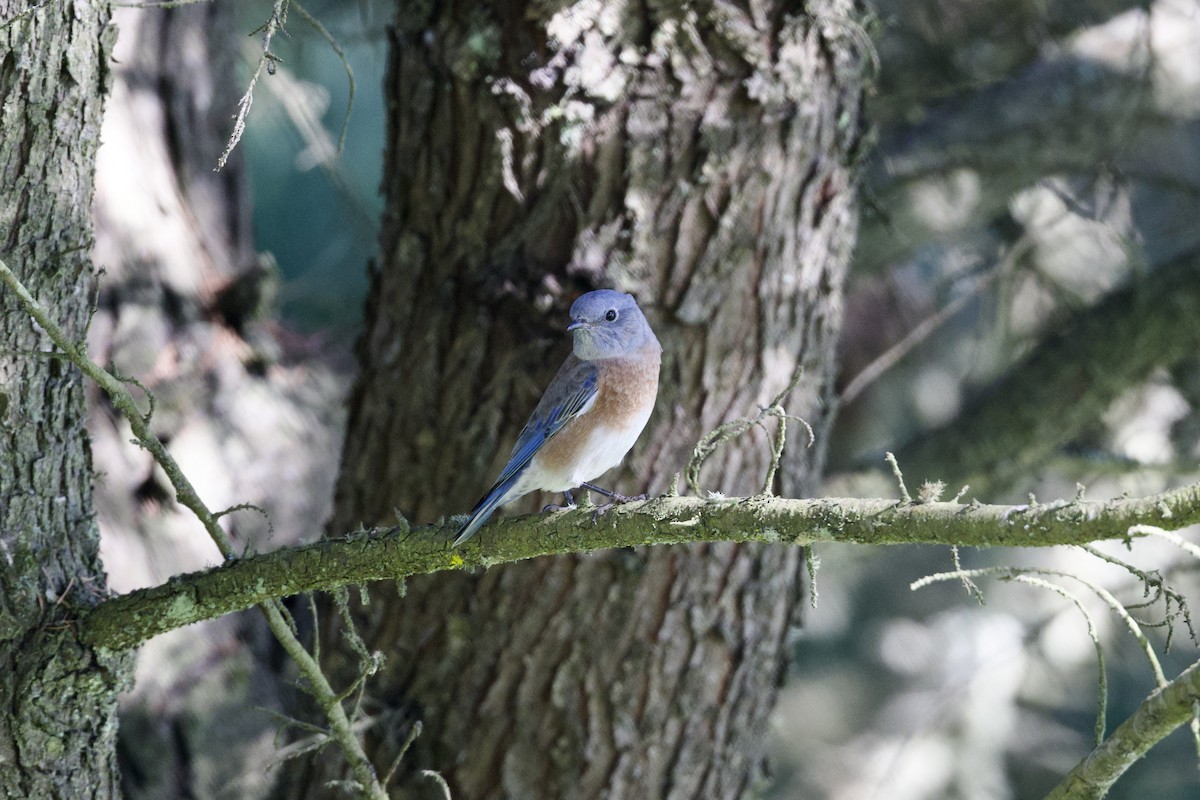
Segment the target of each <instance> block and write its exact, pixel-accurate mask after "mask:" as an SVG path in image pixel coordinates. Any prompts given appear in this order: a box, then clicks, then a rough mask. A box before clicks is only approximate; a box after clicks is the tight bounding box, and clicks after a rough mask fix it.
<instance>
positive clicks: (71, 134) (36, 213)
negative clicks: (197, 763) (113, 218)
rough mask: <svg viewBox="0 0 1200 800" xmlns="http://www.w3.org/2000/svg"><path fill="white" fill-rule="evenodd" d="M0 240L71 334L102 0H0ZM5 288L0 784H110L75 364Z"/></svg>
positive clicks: (97, 790) (37, 790)
mask: <svg viewBox="0 0 1200 800" xmlns="http://www.w3.org/2000/svg"><path fill="white" fill-rule="evenodd" d="M0 21H2V24H0V130H2V131H3V135H2V136H0V253H3V258H4V259H5V261H6V262H7V263H8V264H9V265H10V266H11V267H12V269H13V270H14V271H15V272H16V273H17V274H18V275H19V276H20V277H21V279H22V280H23V281H24V282H25V283H26V285H27V286H28V287H29V288H30V290H31V291H32V292H33V293H34V294H35V295H36V296H37V298H38V300H39V301H40V302H41V303H43V304H44V305H45V306H46V307H47V308H49V309H51V310H52V313H54V314H55V316H56V317H57V318H58V319H60V320H62V321H63V324H64V325H65V326H66V327H67V329H68V330H70V331H72V332H73V333H74V334H75V335H76V336H78V337H80V338H82V337H83V335H84V329H85V326H86V323H87V319H88V307H89V302H88V300H89V287H90V285H91V271H90V269H89V259H88V255H89V252H90V249H91V244H92V226H91V221H90V219H89V213H90V208H91V201H92V173H93V170H94V168H95V155H96V146H97V144H98V142H99V138H100V136H99V134H100V118H101V113H102V108H103V97H104V92H105V89H106V85H107V82H108V76H109V72H108V63H107V62H108V57H109V50H110V45H111V41H112V34H114V33H115V30H114V29H113V28H112V27H111V26H110V25H109V24H108V14H107V6H106V5H104V4H100V3H89V2H82V1H80V2H61V3H35V2H11V1H10V0H0ZM17 309H18V307H17V304H16V302H15V299H14V298H13V297H12V296H11V295H9V294H8V293H7V292H4V293H0V347H2V348H3V350H2V351H0V708H2V709H3V710H2V711H0V796H4V797H22V798H25V797H39V798H40V797H71V798H77V797H78V798H85V797H100V798H102V797H115V796H117V794H118V788H117V773H116V759H115V753H116V747H115V742H116V731H117V725H116V708H117V702H116V701H117V692H118V690H119V689H121V688H122V687H123V686H124V685H125V684H126V683H127V681H128V679H129V676H130V664H129V661H128V659H127V658H126V657H124V656H122V655H117V654H115V653H113V652H112V651H107V650H103V649H94V648H91V647H88V646H85V645H83V644H82V643H80V642H79V641H78V639H77V637H76V629H75V627H74V626H73V624H72V621H71V620H72V618H73V617H74V616H75V613H76V609H79V608H80V607H87V606H90V605H92V604H94V603H95V601H96V600H97V599H98V598H100V597H102V596H103V595H104V594H105V591H106V589H105V576H104V572H103V570H102V569H101V566H100V560H99V558H98V542H99V536H98V533H97V528H96V519H95V512H94V510H93V507H92V488H91V486H92V468H91V459H90V454H89V450H88V441H87V436H86V434H85V432H84V427H83V421H84V392H83V382H82V378H81V375H80V373H79V372H78V370H76V369H74V368H72V367H69V366H68V365H66V364H65V363H64V362H61V361H59V360H57V359H55V358H52V357H48V356H46V355H44V354H42V355H39V354H38V353H36V352H34V351H39V350H44V349H45V342H44V339H43V337H42V336H41V335H40V332H39V331H38V330H37V328H36V326H35V325H34V323H33V321H32V320H31V319H29V318H28V316H26V315H24V314H22V313H20V312H19V311H18V310H17Z"/></svg>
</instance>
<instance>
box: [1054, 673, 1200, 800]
mask: <svg viewBox="0 0 1200 800" xmlns="http://www.w3.org/2000/svg"><path fill="white" fill-rule="evenodd" d="M1198 702H1200V662H1196V663H1195V664H1192V666H1190V667H1188V668H1187V669H1186V670H1184V671H1183V673H1182V674H1181V675H1180V676H1179V677H1178V678H1176V679H1175V680H1173V681H1171V682H1170V683H1169V684H1167V685H1166V686H1164V687H1163V688H1161V689H1159V690H1157V691H1155V692H1154V693H1153V694H1151V695H1150V696H1149V697H1147V698H1146V699H1145V700H1144V701H1142V704H1141V705H1140V706H1138V707H1137V710H1136V711H1134V712H1133V714H1132V716H1130V717H1129V719H1127V720H1125V721H1124V722H1122V723H1121V725H1120V726H1118V727H1117V729H1116V730H1114V731H1113V732H1112V735H1111V736H1109V737H1108V738H1107V739H1105V740H1104V742H1103V744H1101V745H1100V746H1099V747H1097V748H1096V749H1095V750H1093V751H1092V752H1091V753H1089V754H1088V756H1087V758H1085V759H1084V760H1083V761H1081V762H1079V764H1078V765H1076V767H1075V769H1073V770H1071V771H1070V772H1069V773H1067V776H1066V777H1065V778H1064V779H1063V780H1062V782H1061V783H1059V784H1058V786H1055V787H1054V789H1053V790H1052V791H1051V792H1050V793H1049V794H1048V795H1046V800H1099V798H1101V797H1104V795H1105V794H1107V792H1108V790H1109V787H1111V786H1112V785H1113V784H1114V783H1116V781H1117V779H1118V778H1119V777H1121V775H1123V774H1124V773H1125V771H1126V770H1128V769H1129V768H1130V767H1131V766H1133V763H1134V762H1135V761H1137V760H1138V759H1139V758H1141V757H1142V756H1144V755H1145V754H1146V751H1148V750H1149V749H1150V748H1151V747H1153V746H1154V745H1156V744H1157V743H1158V742H1160V741H1162V740H1163V739H1164V738H1165V737H1166V736H1167V734H1169V733H1170V732H1171V731H1173V730H1175V729H1176V728H1178V727H1179V726H1180V725H1182V724H1184V723H1185V722H1187V721H1188V720H1190V719H1191V718H1192V714H1193V709H1194V708H1195V705H1196V703H1198Z"/></svg>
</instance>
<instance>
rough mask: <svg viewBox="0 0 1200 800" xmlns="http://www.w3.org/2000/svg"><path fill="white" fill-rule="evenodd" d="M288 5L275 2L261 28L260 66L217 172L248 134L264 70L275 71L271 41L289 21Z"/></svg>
mask: <svg viewBox="0 0 1200 800" xmlns="http://www.w3.org/2000/svg"><path fill="white" fill-rule="evenodd" d="M288 3H289V0H275V6H274V8H273V9H272V11H271V17H270V19H268V20H267V21H266V22H265V23H264V24H263V26H262V27H261V28H259V30H261V31H262V32H263V39H262V55H261V56H259V59H258V64H257V65H256V66H255V67H254V74H253V75H251V76H250V84H249V85H248V86H247V87H246V93H245V94H243V95H242V99H241V100H239V101H238V111H237V114H236V115H235V117H234V121H233V132H232V133H230V134H229V142H228V143H227V144H226V145H225V150H224V152H222V153H221V157H220V158H218V159H217V169H216V171H217V172H220V171H221V170H222V169H224V168H225V163H226V162H227V161H228V160H229V156H230V154H231V153H232V152H233V148H235V147H237V145H238V142H240V141H241V140H242V134H243V133H245V132H246V116H247V115H248V114H249V113H250V106H252V105H254V87H255V86H257V85H258V79H259V76H261V75H262V71H263V68H264V67H265V68H266V70H267V73H268V74H270V73H273V72H274V71H275V62H276V61H278V60H279V59H278V57H276V56H275V54H273V53H272V52H271V39H273V38H274V37H275V34H276V33H278V32H279V30H280V29H282V28H283V24H284V23H285V22H286V21H287V11H288Z"/></svg>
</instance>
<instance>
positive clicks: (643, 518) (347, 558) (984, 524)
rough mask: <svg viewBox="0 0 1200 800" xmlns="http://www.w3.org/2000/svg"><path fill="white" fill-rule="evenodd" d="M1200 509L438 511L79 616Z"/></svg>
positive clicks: (693, 502) (196, 611)
mask: <svg viewBox="0 0 1200 800" xmlns="http://www.w3.org/2000/svg"><path fill="white" fill-rule="evenodd" d="M1196 522H1200V485H1193V486H1187V487H1184V488H1180V489H1175V490H1173V491H1170V492H1165V493H1163V494H1159V495H1153V496H1150V497H1144V498H1139V499H1121V500H1112V501H1108V502H1102V503H1093V502H1064V503H1047V504H1042V505H1037V506H1003V505H983V504H980V503H971V504H969V505H962V504H959V503H900V502H898V501H895V500H858V499H821V500H788V499H784V498H779V497H766V496H762V497H747V498H723V499H719V500H716V499H711V500H703V499H699V498H694V497H658V498H654V499H651V500H645V501H641V502H636V503H626V504H624V505H619V506H617V507H615V508H613V509H612V510H610V511H609V512H608V513H607V514H605V515H603V516H601V517H600V518H599V519H598V520H596V521H595V522H593V512H592V511H591V510H589V509H586V508H585V509H577V510H574V511H561V512H556V513H551V514H539V515H531V516H524V517H516V518H509V519H503V520H500V521H498V522H495V523H493V524H491V525H489V526H488V527H487V528H486V529H485V530H484V532H483V534H482V535H480V536H479V537H477V539H476V540H475V541H472V542H470V543H469V544H467V545H466V546H464V547H462V548H459V549H451V548H450V546H449V541H450V539H451V538H452V537H453V534H454V532H455V531H456V530H457V525H456V523H455V521H453V520H448V521H444V522H441V523H439V524H437V525H433V526H429V527H426V528H421V529H415V530H410V529H409V528H408V527H407V526H406V525H402V526H400V527H394V528H374V529H370V530H365V529H364V530H359V531H356V532H354V533H351V534H349V535H348V536H345V537H342V538H336V539H325V540H322V541H319V542H314V543H313V544H308V545H303V546H298V547H291V548H284V549H281V550H276V551H274V552H271V553H266V554H263V555H257V556H252V557H249V558H243V559H239V560H237V561H233V562H230V563H228V564H225V565H222V566H219V567H215V568H213V569H209V570H206V571H203V572H195V573H191V574H188V575H183V576H177V577H175V578H172V579H171V580H170V581H169V582H167V583H165V584H162V585H160V586H156V587H153V588H149V589H143V590H140V591H137V592H131V593H129V594H127V595H122V596H120V597H114V598H111V599H109V600H106V601H104V602H102V603H100V604H99V605H98V606H96V607H95V608H93V609H92V610H90V611H89V612H88V614H87V616H86V617H85V618H84V619H83V620H82V621H81V622H82V626H83V636H84V638H85V639H86V640H88V641H90V642H92V643H93V644H96V645H102V646H105V647H112V648H125V647H134V646H136V645H137V644H138V643H139V642H142V641H144V640H146V639H148V638H150V637H151V636H155V635H157V634H159V633H163V632H165V631H168V630H171V629H173V628H177V627H179V626H181V625H187V624H189V623H192V622H197V621H199V620H203V619H209V618H212V617H216V616H220V615H222V614H227V613H229V612H231V611H237V610H239V609H242V608H246V607H248V606H251V605H253V604H255V603H259V602H262V601H264V600H266V599H270V598H279V597H286V596H290V595H295V594H299V593H301V592H307V591H313V590H329V589H334V588H336V587H338V586H344V585H347V584H361V583H368V582H370V581H376V580H384V579H389V578H394V579H402V578H406V577H408V576H410V575H421V574H425V573H431V572H443V571H448V570H462V569H475V568H478V567H490V566H495V565H497V564H505V563H510V562H513V561H521V560H523V559H528V558H536V557H538V556H546V555H561V554H565V553H584V552H590V551H595V550H604V549H609V548H616V547H633V546H639V545H663V544H682V543H691V542H718V541H730V542H769V543H783V544H790V545H796V546H804V545H810V544H813V543H815V542H855V543H861V544H876V545H879V544H942V545H967V546H974V547H1040V546H1047V545H1062V544H1082V543H1086V542H1091V541H1096V540H1100V539H1114V538H1115V539H1123V538H1127V537H1129V536H1131V535H1137V534H1136V533H1134V534H1131V533H1130V528H1131V527H1133V526H1135V525H1154V526H1159V527H1171V528H1178V527H1183V526H1185V525H1189V524H1192V523H1196Z"/></svg>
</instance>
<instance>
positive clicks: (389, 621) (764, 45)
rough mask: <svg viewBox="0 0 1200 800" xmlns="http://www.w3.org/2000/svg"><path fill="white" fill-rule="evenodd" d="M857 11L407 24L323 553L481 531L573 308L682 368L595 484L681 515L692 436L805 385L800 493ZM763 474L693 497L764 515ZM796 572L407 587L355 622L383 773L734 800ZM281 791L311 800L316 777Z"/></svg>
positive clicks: (743, 453) (755, 566) (732, 451)
mask: <svg viewBox="0 0 1200 800" xmlns="http://www.w3.org/2000/svg"><path fill="white" fill-rule="evenodd" d="M859 13H860V11H859V9H858V8H857V7H856V6H855V4H853V3H851V2H818V3H810V4H807V5H806V6H805V7H803V8H800V7H789V6H786V5H784V4H778V3H751V4H749V6H747V7H743V6H741V5H734V4H732V3H725V2H716V3H701V4H698V5H697V4H678V5H676V4H673V3H663V4H658V3H652V4H649V5H642V4H632V3H607V4H600V3H577V4H556V5H552V6H542V5H537V4H529V5H526V4H522V3H486V4H482V5H481V4H479V3H439V4H433V5H428V6H425V5H412V4H400V5H399V7H398V12H397V22H396V28H395V37H396V38H395V41H394V43H393V48H392V63H391V70H390V75H389V79H388V83H387V91H388V92H389V93H390V109H391V115H390V119H389V126H390V127H389V150H388V157H387V161H386V171H385V177H384V187H385V191H386V193H387V199H388V210H387V216H386V218H385V221H384V232H383V234H382V256H381V263H380V264H379V266H378V269H377V272H376V274H375V275H374V286H373V289H372V292H371V295H370V296H371V300H370V303H369V308H368V319H369V323H368V325H369V328H368V331H367V333H366V334H365V336H364V338H363V340H362V341H361V343H360V358H361V361H362V366H363V373H362V377H361V379H360V381H359V383H358V385H357V387H356V389H355V392H354V394H353V397H352V401H351V421H350V424H349V428H348V432H347V446H346V449H345V451H344V456H343V466H342V475H341V477H340V479H339V485H338V490H337V495H336V498H335V506H336V510H335V515H334V519H333V523H332V526H331V528H332V530H333V531H343V530H347V529H350V528H353V527H355V526H356V525H357V524H358V523H359V521H360V520H361V521H365V522H368V523H376V522H386V521H389V520H390V519H391V518H392V513H393V509H394V508H400V509H402V510H403V511H404V512H405V513H406V514H408V515H409V516H410V517H412V518H413V519H414V520H416V521H426V520H429V519H432V518H436V517H437V516H439V515H443V514H452V513H460V512H463V511H465V510H467V509H468V508H469V507H470V506H471V504H472V502H473V501H474V500H475V499H476V498H477V496H478V495H479V494H480V493H481V492H482V491H483V490H485V489H486V488H487V486H488V484H489V482H490V480H491V479H492V478H493V477H494V475H495V474H496V473H497V471H498V470H499V468H500V466H501V465H502V464H503V462H504V460H505V458H506V455H507V453H508V452H509V449H510V447H511V445H512V442H513V441H514V439H515V437H516V435H517V433H518V431H519V430H520V428H521V426H522V424H523V423H524V420H525V418H526V416H527V414H528V413H529V411H530V410H531V409H532V407H533V406H534V404H535V403H536V401H537V398H538V395H539V393H540V391H541V390H542V388H543V387H544V386H545V385H546V383H547V381H548V380H549V378H550V376H551V375H552V374H553V372H554V370H555V369H556V368H557V366H558V364H559V363H560V362H561V360H562V358H563V357H564V356H565V355H566V353H567V350H568V341H567V338H566V334H565V332H564V328H565V323H566V309H567V307H568V306H569V304H570V302H571V301H572V300H573V299H574V298H575V297H576V296H577V295H578V294H579V293H581V292H582V291H585V290H587V289H591V288H593V287H597V286H612V287H616V288H618V289H622V290H627V291H632V292H634V293H635V294H636V295H637V297H638V298H639V300H640V302H641V304H642V307H643V308H644V309H646V311H647V314H648V317H649V319H650V321H651V325H652V326H653V327H654V328H655V330H656V332H657V333H658V336H659V338H660V339H661V340H662V342H663V346H664V350H665V354H664V365H663V369H662V376H661V388H660V391H659V397H658V405H657V408H656V411H655V414H654V416H653V417H652V418H651V422H650V424H649V426H648V428H647V431H646V433H645V434H644V435H643V437H642V439H641V441H640V443H639V445H638V446H637V447H635V449H634V451H633V453H632V454H631V456H630V458H629V459H627V463H626V467H625V469H624V470H623V471H622V472H621V473H620V474H619V475H616V474H615V473H614V475H609V476H607V481H606V482H608V483H613V482H614V480H615V483H616V485H617V486H618V488H620V489H621V490H622V491H625V492H635V491H661V490H663V489H665V488H666V487H667V486H668V484H669V483H670V481H671V478H672V475H673V474H675V473H677V472H680V471H681V470H682V469H683V467H684V465H685V463H686V460H687V457H688V455H689V453H690V451H691V449H692V447H693V445H694V444H695V442H696V440H697V439H698V438H699V437H700V436H701V435H702V434H704V433H705V432H707V431H709V430H711V429H712V428H714V427H715V426H717V425H718V424H719V423H721V422H723V421H725V420H728V419H730V418H731V417H735V416H741V415H746V414H754V413H755V412H756V411H757V409H758V407H759V406H760V405H762V404H765V403H767V402H768V401H769V400H770V398H772V397H773V396H774V395H775V394H776V393H778V392H779V391H780V390H781V389H782V388H783V387H785V386H786V385H787V384H788V382H789V378H790V376H791V374H792V372H793V370H794V368H795V367H796V366H797V365H802V366H803V367H804V370H805V375H804V380H803V381H802V382H801V384H800V387H799V389H798V390H797V391H796V392H795V394H794V395H793V396H792V397H791V398H790V400H789V402H788V407H789V409H790V410H791V411H792V412H793V413H796V414H800V415H802V416H804V417H805V418H806V419H807V420H808V421H809V422H810V423H812V424H813V425H814V427H815V428H816V429H817V431H818V432H819V434H818V443H817V446H816V447H814V448H811V449H806V448H805V447H804V446H803V436H802V435H798V436H796V437H795V438H796V439H797V440H799V441H800V442H801V444H799V445H797V446H795V447H793V448H792V449H791V450H789V452H788V454H787V457H786V459H785V463H784V465H783V469H782V470H781V473H780V476H779V478H778V480H777V488H779V489H781V490H782V491H783V492H784V493H787V494H803V493H805V492H807V491H810V490H811V489H812V487H813V486H814V484H815V479H816V477H817V476H818V473H819V471H820V467H821V461H822V458H823V451H822V447H821V435H823V432H824V430H825V425H826V423H827V422H828V418H829V417H828V407H827V401H828V400H829V398H830V387H831V379H832V374H833V366H834V365H833V360H834V347H835V340H836V337H837V333H838V327H839V323H840V310H841V288H842V283H843V277H844V273H845V270H846V266H847V262H848V260H849V255H850V250H851V246H852V243H853V240H854V233H855V228H856V220H857V217H856V208H855V179H854V176H855V169H854V166H853V160H854V157H855V155H856V149H857V147H858V146H859V143H860V134H861V130H860V102H861V97H862V85H863V81H864V70H863V69H862V64H863V59H864V53H863V52H862V50H861V49H860V44H859V43H860V42H861V41H862V40H861V38H860V37H858V36H857V35H856V33H857V30H858V29H857V27H856V26H857V25H858V19H859V17H858V15H859ZM793 430H794V429H793ZM768 461H769V448H768V446H767V444H766V443H765V441H764V440H763V438H761V436H760V437H759V438H755V436H747V437H745V438H744V439H742V440H739V441H735V442H731V443H729V444H728V445H727V446H725V447H724V448H723V449H721V450H720V451H719V452H718V454H717V456H716V457H715V458H714V459H713V462H712V466H710V467H709V468H707V469H706V471H705V473H704V480H705V484H706V488H709V489H713V490H722V491H726V492H731V493H734V492H736V493H754V492H757V491H759V490H760V489H761V484H762V481H763V478H764V474H765V470H766V466H767V464H768ZM543 501H544V499H536V498H531V499H530V500H529V501H528V502H526V503H524V504H523V505H520V504H514V505H518V506H519V507H520V508H523V509H524V510H529V509H532V508H535V507H536V506H537V505H538V504H539V503H540V502H543ZM481 536H487V531H486V529H485V530H484V531H483V532H482V533H481ZM799 565H800V557H799V552H798V551H797V550H796V549H795V548H786V547H778V548H773V547H759V546H748V545H701V546H695V547H680V548H658V549H655V550H653V551H617V552H609V553H606V554H603V555H598V556H589V557H564V558H554V559H539V560H536V561H533V562H530V563H523V564H519V565H512V566H507V567H504V568H502V569H493V570H489V571H487V572H484V573H482V574H478V575H475V576H463V577H457V576H445V575H443V576H434V577H432V578H429V579H421V580H412V581H410V582H409V583H408V586H407V595H406V596H405V597H403V598H402V599H397V598H396V597H394V596H393V597H385V596H379V597H376V598H375V602H373V603H372V604H370V605H369V606H368V607H367V609H366V610H365V612H364V615H365V620H364V621H365V628H366V634H367V639H368V643H369V645H370V646H371V647H373V648H378V649H380V650H382V651H384V652H385V653H386V654H387V656H388V661H387V666H386V669H385V675H384V676H383V677H382V678H377V679H375V681H376V682H374V683H372V687H373V688H372V691H373V692H374V693H375V697H374V700H376V701H378V702H381V703H383V704H384V706H385V707H387V708H390V709H393V710H396V711H398V712H399V713H398V714H396V715H394V716H393V717H392V719H393V720H395V724H394V725H392V726H391V727H390V728H389V726H387V725H382V724H381V725H379V726H377V728H376V732H377V733H378V734H379V735H377V736H376V742H375V747H376V756H377V758H378V762H379V763H381V764H386V763H388V762H389V761H390V760H391V758H392V757H393V756H394V754H395V751H396V746H397V744H398V742H399V741H400V739H402V737H403V735H404V728H405V726H406V725H408V724H410V723H412V722H414V721H416V720H418V719H419V720H421V721H422V722H423V724H424V726H425V727H424V730H425V733H424V734H423V735H422V736H421V737H420V739H418V741H417V744H416V746H415V748H414V750H413V751H410V753H409V755H408V756H407V757H406V760H405V765H406V768H407V769H409V770H410V771H411V770H414V769H417V768H433V769H437V770H439V771H441V773H442V774H443V775H444V776H445V777H446V779H447V780H448V781H449V784H450V786H451V787H452V789H453V791H454V796H455V797H462V798H473V799H474V798H499V797H519V798H541V797H545V798H551V797H572V798H589V797H608V798H652V797H672V798H674V797H737V796H740V795H741V794H742V793H743V792H744V791H745V790H746V788H747V787H748V786H749V785H751V784H752V782H753V781H754V780H755V779H756V776H758V775H759V774H760V772H759V769H758V768H759V765H760V762H761V757H762V740H763V737H764V734H765V728H766V722H767V716H768V713H769V712H770V710H771V707H772V704H773V700H774V697H775V692H776V687H777V685H778V683H779V681H780V677H781V674H782V670H783V667H784V664H785V659H786V655H787V652H786V643H787V640H788V633H789V630H791V628H792V626H793V624H794V623H795V622H796V621H797V615H796V610H795V609H796V600H797V595H798V585H799ZM385 716H386V715H385ZM389 730H390V731H391V733H392V734H394V735H390V734H389ZM410 774H411V772H410ZM294 779H295V782H296V783H297V785H298V784H301V783H306V784H307V785H308V786H309V787H311V789H309V790H308V791H309V794H310V796H316V795H319V794H320V792H321V789H320V788H319V787H320V785H321V784H322V780H321V779H320V778H319V777H318V773H316V772H314V773H313V774H296V775H295V776H294ZM401 782H402V785H403V786H405V787H406V790H405V793H404V795H403V796H414V797H416V796H422V794H421V792H422V791H423V789H422V786H428V787H429V788H430V789H431V790H433V795H432V796H439V795H437V793H436V789H434V787H433V786H432V784H431V783H428V782H427V781H426V782H425V783H424V784H422V783H421V779H420V778H419V777H410V778H408V779H405V778H402V779H401ZM298 793H300V794H303V793H304V792H303V790H301V791H300V792H298Z"/></svg>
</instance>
